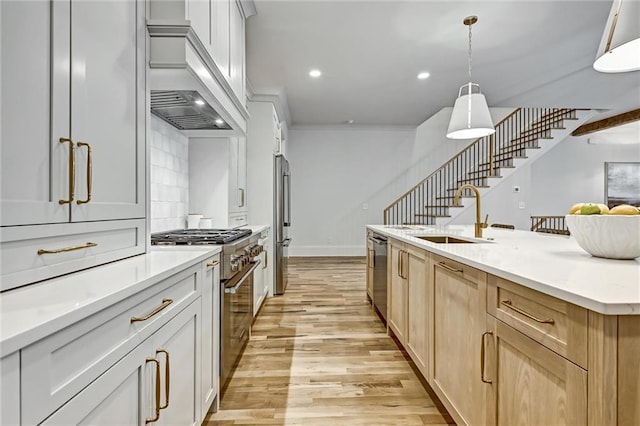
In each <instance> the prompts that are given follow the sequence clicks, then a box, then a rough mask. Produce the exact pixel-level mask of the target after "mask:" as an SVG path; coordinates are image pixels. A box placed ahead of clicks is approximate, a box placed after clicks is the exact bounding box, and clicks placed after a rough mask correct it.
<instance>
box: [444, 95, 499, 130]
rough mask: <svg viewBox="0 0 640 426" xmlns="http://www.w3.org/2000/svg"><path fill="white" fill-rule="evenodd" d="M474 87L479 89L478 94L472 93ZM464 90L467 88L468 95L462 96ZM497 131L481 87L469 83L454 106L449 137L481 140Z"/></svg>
mask: <svg viewBox="0 0 640 426" xmlns="http://www.w3.org/2000/svg"><path fill="white" fill-rule="evenodd" d="M474 87H476V88H477V89H478V93H472V89H473V88H474ZM464 88H467V94H466V95H463V94H462V91H463V90H464ZM495 131H496V129H495V128H494V126H493V120H492V119H491V114H490V113H489V107H488V106H487V100H486V99H485V98H484V95H483V94H482V93H480V85H478V84H475V83H468V84H465V85H464V86H462V87H461V88H460V91H459V92H458V99H456V103H455V104H454V105H453V112H452V113H451V121H449V128H448V129H447V137H448V138H449V139H472V138H481V137H483V136H487V135H491V134H493V133H495Z"/></svg>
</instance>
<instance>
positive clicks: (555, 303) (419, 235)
mask: <svg viewBox="0 0 640 426" xmlns="http://www.w3.org/2000/svg"><path fill="white" fill-rule="evenodd" d="M367 228H368V230H367V233H368V234H373V233H375V234H379V235H384V236H386V237H387V238H388V267H387V271H388V272H387V306H388V309H387V325H388V330H389V333H390V334H392V335H393V336H395V337H396V339H397V341H398V342H399V343H400V344H401V345H402V346H403V347H404V348H405V349H406V350H407V353H408V354H409V355H410V356H411V358H412V359H413V361H414V362H415V364H416V366H417V367H418V369H419V370H420V372H421V373H422V375H423V376H424V378H425V379H426V381H427V382H428V383H429V385H430V386H431V387H432V388H433V390H434V391H435V393H436V394H437V395H438V396H439V398H440V399H441V400H442V402H443V404H444V405H445V406H446V407H447V409H448V410H449V412H450V413H451V415H452V416H453V417H454V419H455V420H456V422H457V423H458V424H469V425H475V424H504V425H508V424H525V425H526V424H592V425H602V424H607V425H612V424H640V363H639V362H638V359H640V262H639V260H638V259H636V260H610V259H600V258H595V257H592V256H591V255H589V254H587V253H586V252H584V251H583V250H582V249H581V248H580V247H579V246H578V245H577V243H576V241H575V240H574V239H573V238H571V237H566V236H559V235H551V234H540V233H532V232H526V231H514V230H507V229H494V228H490V229H486V230H484V235H483V237H482V238H475V237H474V236H473V235H474V227H473V226H445V227H435V226H375V225H371V226H368V227H367ZM442 236H450V237H454V240H453V242H448V243H445V242H442V241H445V239H444V238H439V237H442ZM434 237H435V238H434ZM456 239H457V240H458V241H457V242H456ZM433 241H440V242H433ZM368 264H369V263H368Z"/></svg>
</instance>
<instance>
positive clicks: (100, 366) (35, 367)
mask: <svg viewBox="0 0 640 426" xmlns="http://www.w3.org/2000/svg"><path fill="white" fill-rule="evenodd" d="M201 271H202V267H201V265H200V264H197V265H194V266H192V267H190V268H187V269H185V270H183V271H181V272H178V273H177V274H175V275H172V276H170V277H168V278H166V279H164V280H162V281H159V282H157V283H156V284H154V285H152V286H150V287H149V288H147V289H145V290H143V291H141V292H138V293H135V294H133V295H130V296H129V297H126V298H124V299H123V300H121V301H119V302H117V303H115V304H113V305H110V306H107V307H105V308H104V309H102V310H99V311H97V312H95V313H93V314H91V315H90V316H87V317H86V318H84V319H81V320H80V321H78V322H76V323H74V324H72V325H70V326H68V327H66V328H64V329H62V330H60V331H57V332H55V333H54V334H51V335H49V336H47V337H45V338H43V339H41V340H39V341H37V342H35V343H33V344H32V345H29V346H27V347H26V348H24V349H22V351H21V359H20V360H21V389H20V393H21V401H22V404H21V405H22V406H21V412H22V423H23V424H38V423H40V422H41V421H42V420H44V419H45V418H46V417H47V416H48V415H50V414H51V413H52V412H54V411H55V410H56V409H57V408H58V407H60V406H62V405H63V404H64V403H66V402H67V401H68V400H69V399H71V398H72V397H73V396H74V395H75V394H77V393H78V392H79V391H81V390H82V389H83V388H84V387H85V386H87V385H89V384H90V383H91V382H93V380H95V379H96V378H97V377H98V376H100V375H101V374H102V373H103V372H105V371H106V370H107V369H108V368H110V367H111V366H112V365H113V364H115V363H116V362H117V361H118V360H119V359H120V358H122V357H123V356H124V355H126V354H127V353H128V352H129V351H131V350H132V349H133V348H134V347H136V346H137V345H138V344H140V342H142V341H143V340H144V339H145V338H146V337H148V336H150V335H151V334H152V333H153V332H155V331H156V330H158V329H159V328H160V327H161V326H162V325H164V324H165V323H166V322H167V321H169V319H171V318H172V317H173V316H175V315H176V314H178V313H179V312H180V311H181V310H182V309H184V308H185V307H186V306H188V305H189V304H190V303H191V302H193V301H194V300H195V299H197V298H198V297H199V295H200V291H201V290H200V284H199V280H200V278H199V277H200V273H201Z"/></svg>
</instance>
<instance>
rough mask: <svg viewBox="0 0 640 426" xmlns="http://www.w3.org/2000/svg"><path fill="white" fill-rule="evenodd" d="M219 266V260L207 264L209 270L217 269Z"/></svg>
mask: <svg viewBox="0 0 640 426" xmlns="http://www.w3.org/2000/svg"><path fill="white" fill-rule="evenodd" d="M219 264H220V261H219V260H214V261H213V262H211V263H207V267H208V268H215V267H216V266H218V265H219Z"/></svg>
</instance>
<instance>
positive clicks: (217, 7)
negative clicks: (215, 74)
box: [211, 0, 235, 79]
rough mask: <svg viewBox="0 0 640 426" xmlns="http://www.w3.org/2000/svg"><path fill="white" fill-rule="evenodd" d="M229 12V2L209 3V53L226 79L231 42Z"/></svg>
mask: <svg viewBox="0 0 640 426" xmlns="http://www.w3.org/2000/svg"><path fill="white" fill-rule="evenodd" d="M234 3H235V2H234ZM234 6H235V5H234ZM230 10H231V1H230V0H217V1H212V2H211V25H212V28H211V37H212V41H211V49H212V50H211V52H212V54H213V60H214V62H215V63H216V65H217V66H218V68H220V72H221V73H222V74H223V75H224V76H226V78H227V79H229V78H230V77H231V75H230V73H229V52H230V42H231V33H230V29H229V28H230V22H229V17H230V15H229V13H230Z"/></svg>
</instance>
